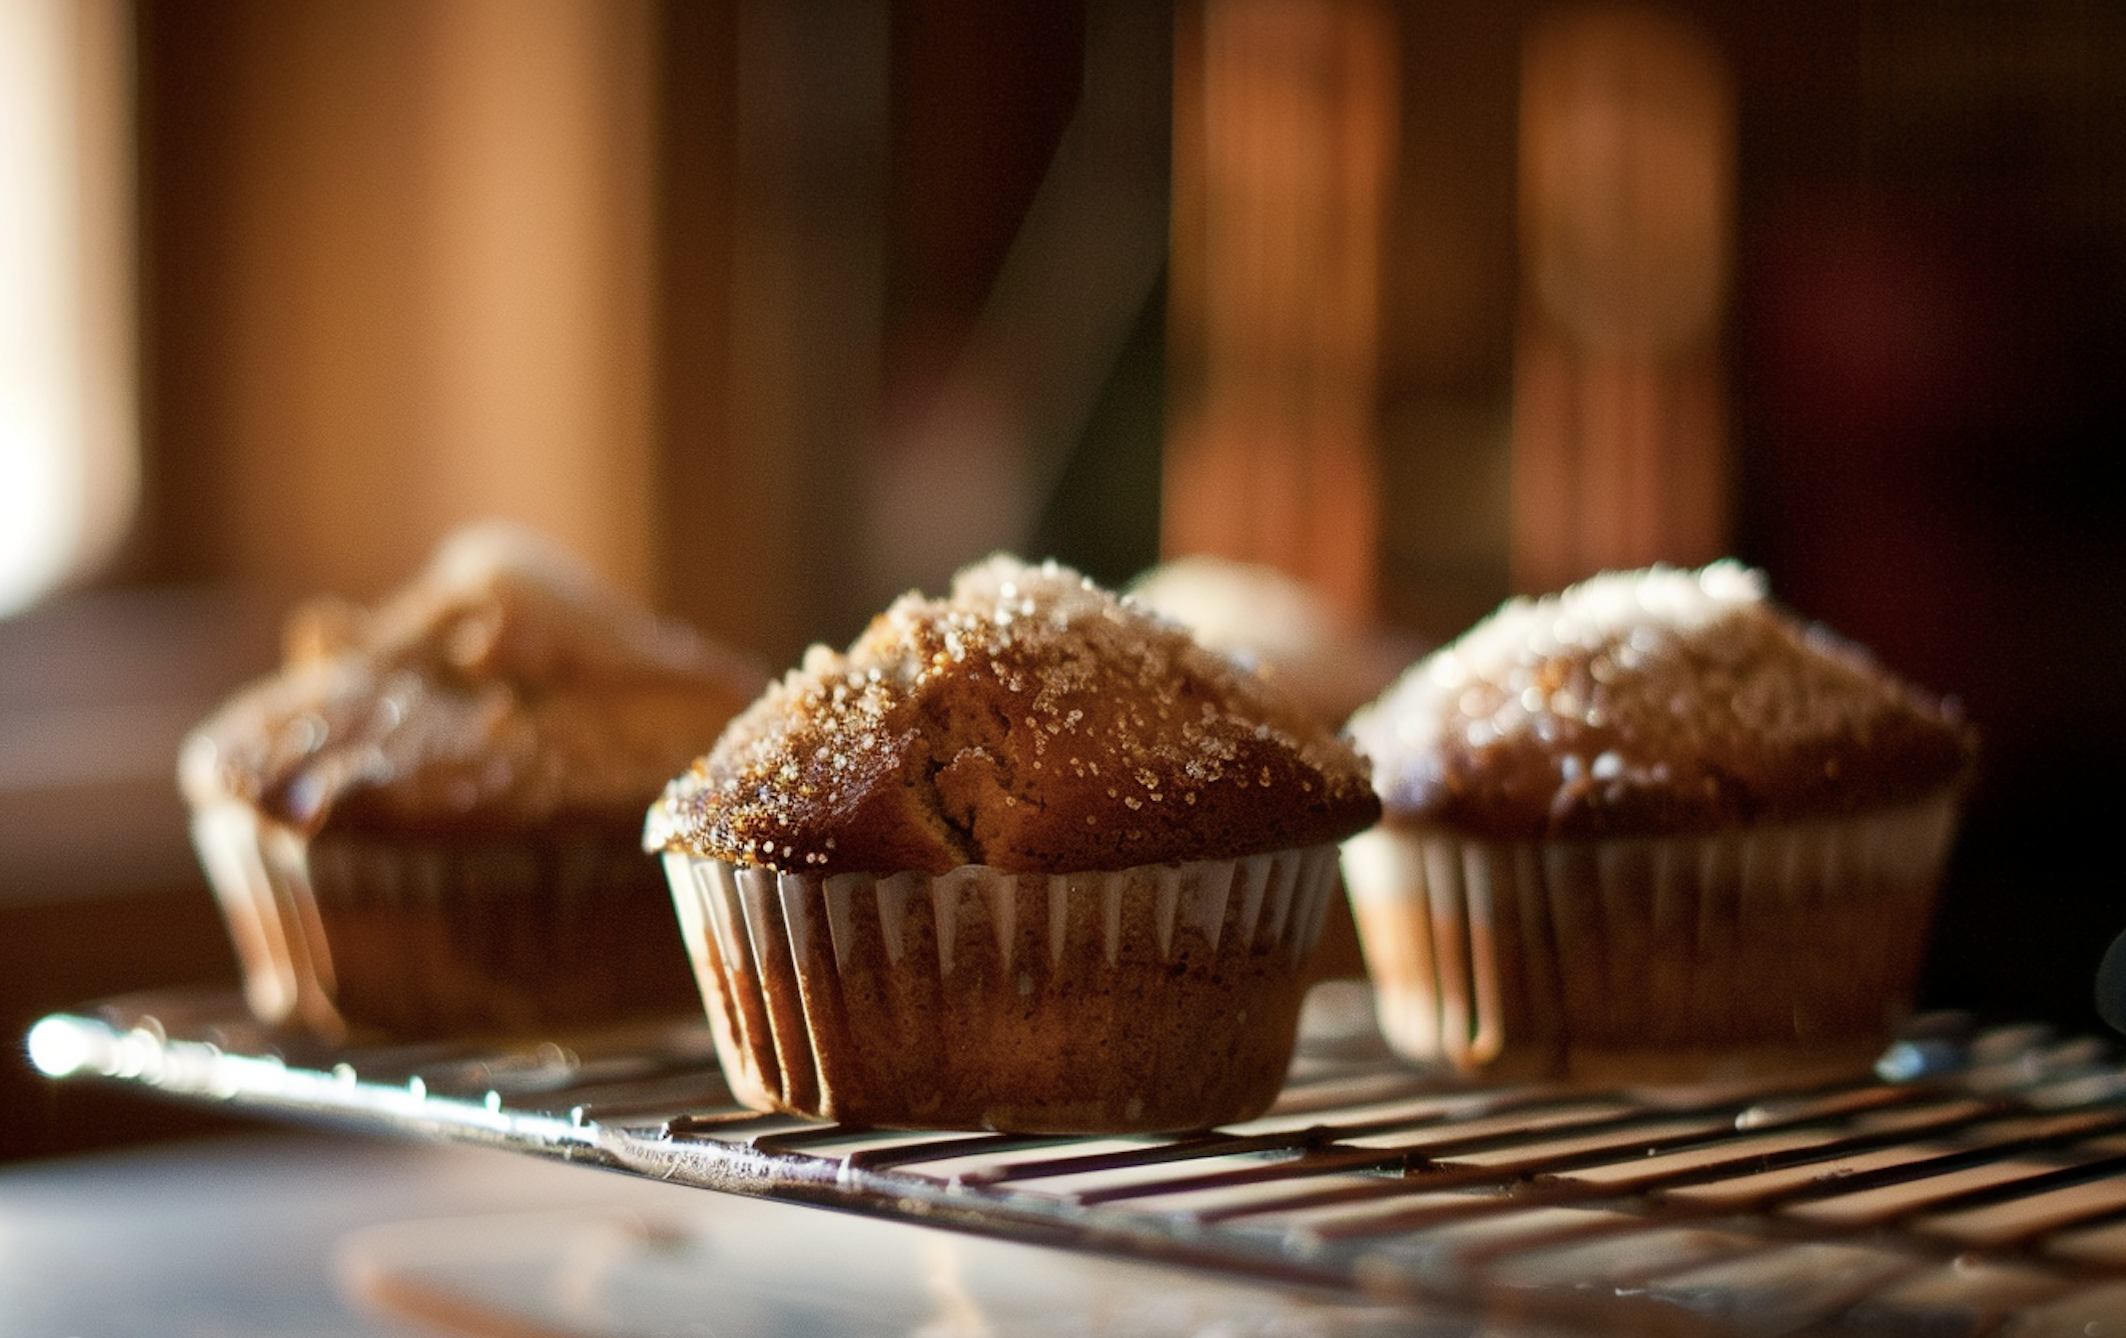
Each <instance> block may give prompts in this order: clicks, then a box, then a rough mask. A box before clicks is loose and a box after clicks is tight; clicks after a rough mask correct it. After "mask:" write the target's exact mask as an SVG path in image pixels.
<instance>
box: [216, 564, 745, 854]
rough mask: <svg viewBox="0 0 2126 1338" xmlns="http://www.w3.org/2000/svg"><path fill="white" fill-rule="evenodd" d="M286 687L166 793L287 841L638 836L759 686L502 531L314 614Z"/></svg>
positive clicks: (246, 697) (673, 628)
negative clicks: (396, 583)
mask: <svg viewBox="0 0 2126 1338" xmlns="http://www.w3.org/2000/svg"><path fill="white" fill-rule="evenodd" d="M286 641H287V646H286V651H285V656H284V663H283V665H282V666H281V669H280V672H279V673H277V674H275V675H273V676H271V677H268V678H266V679H263V680H261V681H259V682H256V683H253V684H251V685H250V686H248V687H246V688H244V689H242V690H241V691H239V692H238V693H237V694H236V695H235V696H233V697H232V698H231V699H230V700H229V701H228V702H226V703H224V704H223V706H222V707H221V708H220V709H219V710H218V711H216V712H215V714H214V715H212V716H211V717H209V718H208V719H207V720H206V721H205V722H204V723H203V724H201V725H200V726H199V727H198V728H197V729H195V730H194V731H193V732H192V734H191V736H190V737H189V738H188V739H187V740H186V742H185V746H184V751H183V753H182V755H181V757H180V759H179V764H178V778H179V783H180V785H181V786H182V788H183V789H184V792H185V795H186V797H187V798H188V799H190V800H191V801H192V802H194V803H196V804H197V803H208V802H213V801H215V800H220V799H236V800H240V801H243V802H247V803H250V804H252V805H254V806H256V807H257V808H258V809H260V810H261V811H262V812H264V813H265V814H266V815H268V816H270V817H273V818H275V819H278V820H279V821H281V822H284V823H286V824H288V825H290V826H293V827H296V828H298V829H301V830H304V831H309V832H315V831H318V830H321V829H324V828H326V827H328V826H329V827H331V828H333V829H335V830H356V831H364V832H369V833H373V834H382V835H405V836H415V835H423V834H426V835H458V836H467V835H477V834H481V833H510V832H522V831H526V830H529V829H531V828H534V827H539V826H543V825H546V824H550V823H557V822H558V823H564V824H565V823H581V824H584V825H591V826H598V827H602V828H605V829H608V830H610V829H613V828H615V827H618V828H620V829H622V830H628V829H632V828H633V827H634V826H635V825H636V824H638V823H640V821H641V817H642V809H643V806H644V805H646V804H648V803H649V802H650V801H651V800H652V799H653V798H655V797H656V794H657V792H658V790H659V789H660V788H661V787H662V786H663V784H664V782H665V781H666V780H668V779H669V778H670V777H671V775H672V773H673V772H674V771H676V770H678V769H679V768H680V767H683V766H685V765H686V763H687V761H688V760H689V759H690V758H692V757H693V756H695V755H696V754H698V753H699V752H700V751H701V749H703V748H705V747H707V746H708V745H709V744H710V743H711V742H713V741H714V740H715V738H716V735H717V734H718V732H720V731H721V730H722V728H723V726H724V724H725V723H726V722H727V721H729V719H730V718H731V716H732V715H734V714H736V713H737V711H738V710H739V709H740V708H742V707H743V706H744V705H745V704H746V702H747V701H749V700H750V699H751V698H752V697H753V696H754V695H755V694H756V693H757V692H758V691H759V690H760V688H761V686H762V685H763V684H764V683H765V682H766V681H767V676H766V674H765V673H764V672H762V671H761V670H759V669H757V668H755V667H754V666H753V665H751V664H750V663H748V662H747V661H746V660H745V659H744V658H743V657H741V656H739V655H736V654H734V653H732V652H730V651H727V650H724V649H721V648H719V647H717V646H715V645H712V644H711V643H709V642H708V641H706V640H705V639H704V638H702V637H700V636H698V635H696V634H695V633H694V632H692V631H691V630H689V629H687V628H685V627H683V626H680V625H678V624H676V623H673V622H670V621H666V620H663V619H660V618H658V617H656V616H654V615H652V614H651V613H649V612H648V611H646V610H644V609H642V608H640V607H638V606H637V605H635V604H633V603H631V602H629V601H628V600H627V599H625V598H624V597H623V596H621V595H620V594H619V593H618V592H617V591H615V590H613V589H611V588H609V587H608V586H606V585H605V584H604V583H603V582H601V581H600V580H599V579H598V578H597V576H596V575H595V574H594V573H593V572H591V570H590V569H589V568H588V567H587V566H585V565H584V564H583V563H581V562H580V561H578V560H577V559H576V558H575V557H573V556H572V555H570V554H568V553H566V552H564V551H562V550H560V549H558V548H556V547H555V546H554V545H553V544H552V543H550V542H549V541H547V540H545V539H543V538H541V537H540V536H537V535H535V534H532V533H530V532H528V531H525V530H522V529H518V528H515V527H512V526H505V525H498V524H490V525H483V526H477V527H472V528H469V529H466V530H462V531H460V532H458V533H457V534H455V535H453V536H452V537H451V538H450V539H448V540H447V541H446V542H445V543H444V544H443V545H442V547H441V548H440V549H439V550H438V551H437V553H436V555H435V557H434V559H433V560H432V561H431V563H430V564H429V566H428V568H427V569H426V570H425V571H423V572H422V573H421V574H420V576H419V577H418V578H417V579H415V580H414V581H413V582H412V583H411V584H409V585H408V586H406V587H405V588H404V589H402V590H400V591H399V592H397V593H396V594H394V595H392V596H391V597H389V598H388V599H386V600H385V601H383V602H382V603H380V604H378V605H376V606H375V607H374V608H369V609H363V608H358V607H355V606H352V605H349V604H346V603H344V602H341V601H338V600H334V599H329V598H327V599H320V600H317V601H313V602H312V603H310V604H308V605H306V606H305V607H303V608H301V609H299V610H297V612H296V613H295V614H294V615H292V616H291V617H290V619H289V621H288V626H287V635H286Z"/></svg>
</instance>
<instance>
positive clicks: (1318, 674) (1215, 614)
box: [1128, 554, 1417, 729]
mask: <svg viewBox="0 0 2126 1338" xmlns="http://www.w3.org/2000/svg"><path fill="white" fill-rule="evenodd" d="M1128 593H1129V597H1130V598H1131V599H1133V600H1135V601H1137V602H1138V603H1140V604H1142V605H1144V606H1145V607H1147V608H1149V609H1151V610H1153V611H1154V612H1156V613H1159V614H1162V615H1164V616H1165V617H1168V618H1171V619H1172V620H1174V621H1175V622H1177V623H1180V624H1182V625H1183V626H1185V627H1187V628H1188V629H1189V631H1191V632H1193V633H1194V634H1195V636H1196V639H1197V640H1198V641H1200V642H1202V643H1203V644H1204V645H1206V646H1209V647H1210V648H1211V649H1212V650H1215V651H1218V652H1220V653H1221V654H1224V655H1227V656H1229V657H1231V658H1232V659H1234V660H1237V661H1239V662H1240V663H1241V664H1243V665H1246V666H1247V667H1248V668H1250V669H1253V670H1255V671H1256V672H1257V673H1260V674H1262V675H1263V676H1264V677H1266V678H1268V679H1271V680H1272V681H1274V682H1275V683H1277V684H1278V685H1279V686H1280V687H1282V688H1283V689H1284V690H1285V691H1286V692H1287V693H1289V694H1290V695H1291V696H1293V697H1295V698H1297V699H1298V700H1299V703H1300V704H1301V705H1302V706H1305V707H1307V708H1309V709H1310V710H1312V711H1313V712H1314V714H1315V715H1316V716H1318V717H1319V718H1320V719H1321V720H1322V721H1323V723H1325V724H1327V725H1328V726H1329V728H1331V729H1338V728H1341V727H1342V725H1343V723H1344V721H1345V720H1347V719H1349V718H1350V716H1351V713H1352V712H1353V711H1355V710H1357V709H1358V708H1359V707H1360V706H1362V705H1364V704H1365V703H1366V702H1368V701H1371V700H1372V699H1373V698H1374V697H1375V696H1377V695H1378V694H1379V693H1380V691H1381V689H1382V688H1385V687H1386V686H1387V685H1388V683H1389V682H1390V681H1391V680H1392V679H1394V678H1395V676H1396V674H1397V673H1398V672H1399V671H1401V670H1402V668H1403V667H1404V666H1405V665H1407V664H1409V663H1410V660H1411V658H1412V657H1413V656H1414V655H1415V654H1416V653H1417V648H1414V647H1413V645H1412V643H1411V640H1410V638H1409V637H1408V636H1406V635H1402V634H1399V633H1397V632H1395V631H1393V630H1391V629H1388V628H1384V627H1379V626H1374V625H1370V624H1368V623H1367V622H1366V621H1365V620H1363V619H1360V618H1356V617H1353V616H1351V615H1349V614H1346V613H1345V612H1343V611H1342V610H1340V609H1338V608H1337V607H1336V606H1335V605H1334V604H1332V603H1330V602H1329V600H1328V598H1327V596H1325V595H1323V594H1322V593H1321V591H1319V590H1317V589H1316V588H1314V587H1313V586H1311V585H1309V584H1307V583H1306V582H1305V581H1302V580H1300V579H1299V578H1297V577H1295V576H1292V575H1290V574H1288V573H1286V572H1283V571H1279V570H1278V569H1277V568H1275V567H1269V566H1263V565H1260V564H1257V563H1250V562H1236V561H1234V560H1232V559H1230V558H1221V557H1213V556H1209V555H1205V554H1192V555H1189V556H1186V557H1177V558H1173V559H1170V560H1169V561H1166V562H1162V563H1160V564H1159V565H1158V566H1156V567H1153V568H1151V569H1149V570H1148V571H1145V572H1143V573H1141V574H1139V575H1138V576H1137V578H1136V579H1135V580H1133V581H1131V582H1130V584H1129V587H1128Z"/></svg>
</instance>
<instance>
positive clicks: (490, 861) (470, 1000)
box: [196, 806, 699, 1040]
mask: <svg viewBox="0 0 2126 1338" xmlns="http://www.w3.org/2000/svg"><path fill="white" fill-rule="evenodd" d="M238 816H240V817H241V818H242V820H241V821H232V820H230V819H232V818H234V817H238ZM215 817H216V818H217V819H219V820H216V821H208V822H202V823H200V824H198V825H197V827H196V831H197V833H198V836H199V839H200V841H201V844H202V853H203V854H208V853H209V851H210V848H212V853H211V855H210V858H209V859H208V863H209V866H210V867H211V868H214V869H216V870H217V876H216V878H215V880H214V881H215V888H216V892H217V894H218V895H219V896H220V898H221V901H222V905H223V909H224V911H225V913H226V915H227V917H228V919H229V921H230V928H231V931H232V935H233V936H234V937H235V938H236V941H237V944H238V947H239V958H240V960H241V962H242V965H243V967H244V970H245V973H246V993H247V996H248V997H249V998H250V1000H251V1002H252V1005H253V1008H254V1010H255V1011H259V1012H260V1014H261V1017H262V1018H263V1020H265V1021H268V1022H272V1023H276V1024H279V1023H291V1024H298V1025H302V1026H305V1027H308V1028H309V1029H311V1030H314V1031H317V1032H320V1033H322V1034H324V1035H325V1036H327V1037H328V1038H329V1039H334V1040H347V1039H357V1040H358V1039H361V1038H362V1036H363V1033H365V1032H366V1033H372V1034H380V1035H381V1036H384V1037H388V1038H393V1039H424V1038H434V1037H443V1036H475V1035H512V1036H517V1035H528V1034H535V1033H552V1032H559V1031H566V1030H573V1029H578V1028H587V1027H597V1026H604V1025H608V1024H612V1023H618V1022H622V1021H626V1020H629V1019H634V1018H641V1017H648V1016H652V1015H665V1016H685V1015H687V1014H688V1013H690V1012H692V1011H693V1010H694V1009H695V1008H697V1007H698V1003H699V1000H698V995H697V994H696V993H695V990H694V982H693V976H692V971H691V969H690V967H689V965H688V963H687V959H686V953H685V951H684V948H683V947H682V945H681V942H680V938H679V933H678V926H677V924H676V922H675V920H674V917H673V913H672V904H671V896H670V893H669V892H668V891H667V890H666V888H665V885H664V880H663V877H662V875H661V873H660V871H659V870H658V867H657V864H656V862H655V861H654V860H651V859H649V858H647V857H645V856H644V855H643V854H642V852H641V851H640V850H639V849H638V848H637V847H636V844H635V842H634V841H633V840H632V839H631V837H630V836H629V835H627V834H624V833H620V832H612V833H602V834H591V833H579V834H575V835H554V836H547V835H543V834H542V835H534V836H526V837H524V838H521V839H515V840H506V841H505V840H489V841H461V842H452V841H439V840H432V841H424V842H420V843H411V842H390V841H382V840H376V839H372V838H367V837H363V836H356V835H349V834H337V833H326V834H322V835H319V836H315V837H309V838H305V837H303V836H301V835H299V834H297V833H295V832H293V831H291V830H289V829H287V828H285V827H281V826H279V825H278V824H275V823H273V822H271V821H270V820H267V819H260V818H257V817H256V816H255V815H252V814H250V813H249V811H248V810H244V809H240V808H239V807H237V806H231V807H230V808H228V809H224V810H221V811H219V812H218V813H217V814H216V815H215Z"/></svg>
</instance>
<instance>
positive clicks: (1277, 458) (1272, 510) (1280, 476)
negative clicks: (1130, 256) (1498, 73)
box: [1162, 0, 1399, 614]
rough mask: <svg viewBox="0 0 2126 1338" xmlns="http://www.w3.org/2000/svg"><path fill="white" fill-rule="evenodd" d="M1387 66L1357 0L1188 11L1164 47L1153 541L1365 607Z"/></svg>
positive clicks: (1371, 549)
mask: <svg viewBox="0 0 2126 1338" xmlns="http://www.w3.org/2000/svg"><path fill="white" fill-rule="evenodd" d="M1398 60H1399V58H1398V54H1397V46H1396V32H1395V27H1394V24H1393V22H1392V20H1391V16H1390V15H1389V14H1388V12H1387V11H1386V10H1385V9H1383V8H1382V7H1381V6H1379V5H1377V4H1374V3H1370V2H1369V0H1205V2H1204V3H1203V4H1202V5H1201V6H1200V7H1195V8H1190V9H1187V10H1186V11H1185V12H1184V15H1183V18H1182V20H1181V27H1180V29H1179V36H1178V37H1177V40H1176V44H1175V66H1176V71H1175V94H1174V220H1173V246H1174V254H1173V261H1172V270H1171V290H1170V291H1171V302H1172V314H1171V317H1170V321H1171V324H1170V327H1169V329H1170V333H1169V346H1170V357H1171V359H1172V369H1171V380H1170V382H1169V384H1170V386H1171V387H1172V390H1171V394H1172V395H1173V402H1172V417H1173V421H1172V435H1171V437H1170V439H1169V441H1168V446H1167V450H1168V458H1167V466H1166V486H1165V499H1166V500H1165V520H1164V526H1165V528H1164V533H1163V536H1162V546H1163V548H1164V550H1165V551H1166V552H1167V553H1169V554H1181V553H1192V552H1200V553H1214V554H1219V555H1222V556H1226V557H1233V558H1238V559H1243V560H1248V561H1255V562H1262V563H1266V564H1269V565H1272V566H1276V567H1279V568H1282V569H1283V570H1285V571H1288V572H1290V573H1292V574H1294V575H1296V576H1300V577H1302V578H1305V579H1308V580H1310V581H1312V582H1314V583H1315V584H1317V585H1319V586H1320V587H1321V588H1322V589H1323V590H1324V591H1325V592H1327V593H1328V594H1329V595H1331V596H1332V597H1333V598H1334V599H1335V600H1336V601H1337V602H1338V603H1339V604H1341V605H1343V606H1345V607H1346V608H1347V609H1349V610H1350V611H1351V612H1353V613H1355V614H1370V613H1371V612H1372V608H1373V603H1374V599H1375V586H1376V581H1377V576H1376V569H1377V565H1378V557H1377V552H1376V547H1377V536H1378V533H1379V515H1378V501H1377V493H1378V491H1379V484H1378V475H1379V460H1378V446H1377V431H1376V422H1375V419H1376V413H1377V405H1376V393H1377V392H1376V382H1377V377H1378V363H1379V350H1378V342H1379V328H1378V327H1379V315H1378V309H1379V282H1380V279H1379V276H1380V245H1381V233H1382V225H1383V215H1384V211H1385V208H1386V201H1387V198H1388V195H1389V187H1390V177H1391V169H1392V161H1393V156H1394V147H1395V126H1396V120H1397V117H1396V85H1397V69H1398Z"/></svg>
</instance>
